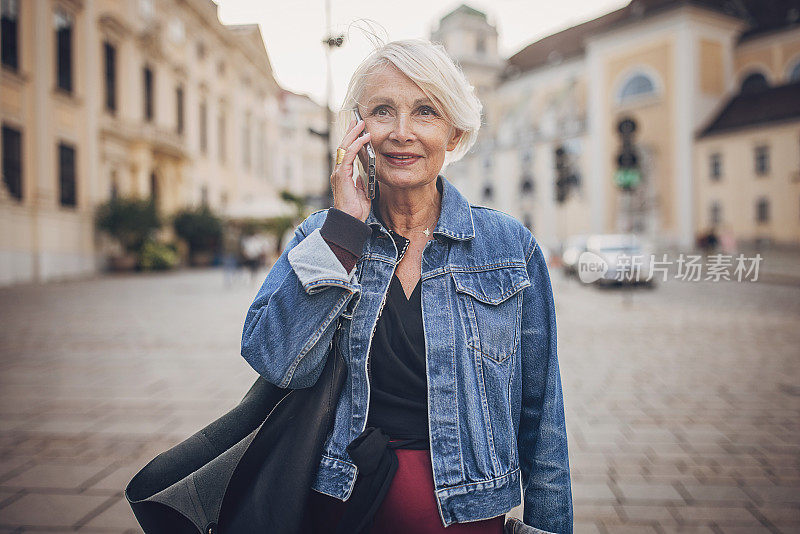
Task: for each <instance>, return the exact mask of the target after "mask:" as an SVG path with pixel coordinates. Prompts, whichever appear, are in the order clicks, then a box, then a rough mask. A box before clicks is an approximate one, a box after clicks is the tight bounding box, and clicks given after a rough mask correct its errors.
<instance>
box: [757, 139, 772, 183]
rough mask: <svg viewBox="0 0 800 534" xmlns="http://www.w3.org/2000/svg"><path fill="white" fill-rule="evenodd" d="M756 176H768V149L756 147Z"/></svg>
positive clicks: (766, 147)
mask: <svg viewBox="0 0 800 534" xmlns="http://www.w3.org/2000/svg"><path fill="white" fill-rule="evenodd" d="M755 163H756V175H758V176H764V175H767V174H769V147H768V146H757V147H756V152H755Z"/></svg>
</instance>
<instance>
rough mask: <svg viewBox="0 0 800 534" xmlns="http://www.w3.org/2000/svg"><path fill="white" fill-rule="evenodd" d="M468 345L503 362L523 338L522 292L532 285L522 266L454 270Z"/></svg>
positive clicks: (488, 356) (454, 279)
mask: <svg viewBox="0 0 800 534" xmlns="http://www.w3.org/2000/svg"><path fill="white" fill-rule="evenodd" d="M452 275H453V281H454V283H455V288H456V292H457V293H458V300H459V311H460V313H461V319H462V324H463V325H464V334H465V336H466V340H467V344H468V345H469V346H470V347H471V348H473V349H474V350H476V351H478V352H480V353H481V354H482V355H484V356H486V357H487V358H491V359H492V360H494V361H496V362H503V361H505V360H506V359H507V358H508V357H509V356H511V355H512V354H513V353H514V352H515V351H516V349H517V345H518V344H519V338H520V319H521V312H522V290H523V289H524V288H526V287H528V286H530V285H531V282H530V279H529V278H528V273H527V271H526V270H525V268H524V267H521V266H510V267H509V266H505V267H499V268H494V269H486V270H480V271H453V272H452Z"/></svg>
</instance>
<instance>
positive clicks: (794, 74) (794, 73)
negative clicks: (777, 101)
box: [789, 61, 800, 83]
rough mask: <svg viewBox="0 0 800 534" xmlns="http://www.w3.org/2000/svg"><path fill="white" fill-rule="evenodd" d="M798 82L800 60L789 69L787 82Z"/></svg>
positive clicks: (799, 77)
mask: <svg viewBox="0 0 800 534" xmlns="http://www.w3.org/2000/svg"><path fill="white" fill-rule="evenodd" d="M794 82H800V61H798V62H797V63H795V64H794V67H792V68H791V70H790V71H789V83H794Z"/></svg>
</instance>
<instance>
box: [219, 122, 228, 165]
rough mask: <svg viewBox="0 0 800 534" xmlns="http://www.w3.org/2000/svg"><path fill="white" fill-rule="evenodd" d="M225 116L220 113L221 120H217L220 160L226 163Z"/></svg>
mask: <svg viewBox="0 0 800 534" xmlns="http://www.w3.org/2000/svg"><path fill="white" fill-rule="evenodd" d="M225 128H226V125H225V114H224V113H222V112H221V111H220V113H219V118H218V119H217V142H218V144H219V147H218V148H219V160H220V161H221V162H223V163H224V162H225V157H226V154H225V148H226V147H225V135H226V134H225Z"/></svg>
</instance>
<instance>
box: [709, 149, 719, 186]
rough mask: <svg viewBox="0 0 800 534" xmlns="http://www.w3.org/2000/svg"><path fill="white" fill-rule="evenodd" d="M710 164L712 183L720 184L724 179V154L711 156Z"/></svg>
mask: <svg viewBox="0 0 800 534" xmlns="http://www.w3.org/2000/svg"><path fill="white" fill-rule="evenodd" d="M709 163H710V166H711V168H710V172H709V174H710V176H711V181H712V182H718V181H719V179H720V178H721V177H722V154H711V159H710V161H709Z"/></svg>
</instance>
